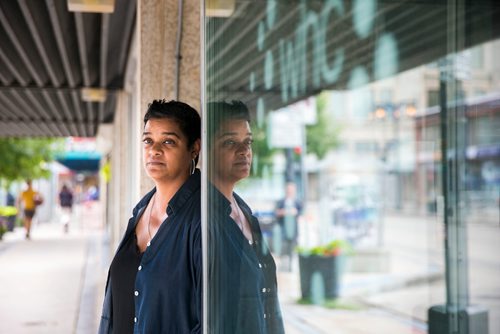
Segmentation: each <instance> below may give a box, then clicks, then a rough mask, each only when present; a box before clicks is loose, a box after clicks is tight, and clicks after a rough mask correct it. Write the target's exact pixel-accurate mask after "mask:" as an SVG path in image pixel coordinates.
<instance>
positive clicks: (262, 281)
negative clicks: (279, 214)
mask: <svg viewBox="0 0 500 334" xmlns="http://www.w3.org/2000/svg"><path fill="white" fill-rule="evenodd" d="M208 189H209V193H208V194H209V196H208V232H209V233H208V262H209V263H208V266H209V276H208V324H209V333H217V334H282V333H284V328H283V319H282V316H281V311H280V306H279V302H278V290H277V289H278V287H277V281H276V265H275V263H274V260H273V257H272V255H271V253H270V252H269V249H268V247H267V245H266V244H265V242H264V240H263V237H262V232H261V230H260V227H259V222H258V220H257V218H256V217H255V216H253V215H252V211H251V210H250V207H248V205H247V204H246V203H245V202H244V201H243V199H241V198H240V197H239V196H238V195H236V194H234V197H235V199H236V201H237V202H238V205H239V206H240V208H241V209H242V211H243V213H244V215H245V217H246V218H247V220H248V222H249V223H250V227H251V229H252V236H253V243H252V244H251V243H249V241H248V240H247V239H246V238H245V236H244V235H243V233H242V232H241V230H240V229H239V227H238V225H237V224H236V223H235V221H234V220H233V219H232V218H231V217H230V213H231V207H230V202H229V201H228V200H227V199H226V198H225V197H224V196H223V195H222V194H221V193H220V192H219V191H218V190H217V189H215V187H213V186H209V187H208Z"/></svg>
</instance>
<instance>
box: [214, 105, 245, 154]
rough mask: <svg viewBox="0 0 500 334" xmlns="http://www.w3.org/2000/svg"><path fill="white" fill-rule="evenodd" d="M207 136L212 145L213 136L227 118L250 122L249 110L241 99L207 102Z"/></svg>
mask: <svg viewBox="0 0 500 334" xmlns="http://www.w3.org/2000/svg"><path fill="white" fill-rule="evenodd" d="M207 117H208V122H207V137H208V145H209V147H212V143H213V140H214V136H215V134H216V133H217V131H218V130H219V128H220V126H221V124H222V123H223V122H225V121H227V120H244V121H247V122H248V123H249V124H250V111H249V110H248V107H247V106H246V105H245V104H244V103H243V102H241V101H236V100H233V101H231V102H226V101H214V102H208V103H207Z"/></svg>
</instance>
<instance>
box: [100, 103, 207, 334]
mask: <svg viewBox="0 0 500 334" xmlns="http://www.w3.org/2000/svg"><path fill="white" fill-rule="evenodd" d="M200 124H201V121H200V117H199V115H198V113H197V112H196V111H195V110H194V109H193V108H191V107H190V106H189V105H187V104H185V103H182V102H177V101H170V102H165V101H153V103H151V104H150V105H149V108H148V111H147V112H146V115H145V116H144V133H143V137H142V142H143V158H144V168H145V169H146V173H147V174H148V176H149V177H150V178H151V179H152V180H153V182H154V184H155V188H154V189H153V190H151V191H150V192H149V193H148V194H147V195H146V196H144V198H143V199H142V200H141V201H140V202H139V203H138V204H137V206H136V207H135V208H134V210H133V215H132V218H130V220H129V222H128V226H127V230H126V232H125V236H124V238H123V240H122V242H121V243H120V246H119V247H118V250H117V252H116V254H115V257H114V259H113V261H112V263H111V266H110V270H109V275H108V282H107V286H106V295H105V300H104V309H103V314H102V319H101V324H100V328H99V333H118V334H124V333H201V312H202V305H201V302H202V297H201V296H202V295H201V288H202V287H201V284H202V283H201V282H202V281H201V279H202V262H201V261H202V260H201V230H200V229H201V226H200V225H201V224H200V217H201V213H200V172H199V170H198V169H196V168H195V166H196V163H197V161H198V154H199V151H200V133H201V131H200V127H201V125H200Z"/></svg>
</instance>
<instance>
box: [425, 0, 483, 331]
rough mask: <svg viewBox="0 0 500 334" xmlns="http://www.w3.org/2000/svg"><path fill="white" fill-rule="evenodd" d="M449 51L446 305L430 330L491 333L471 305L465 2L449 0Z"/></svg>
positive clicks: (444, 120)
mask: <svg viewBox="0 0 500 334" xmlns="http://www.w3.org/2000/svg"><path fill="white" fill-rule="evenodd" d="M447 13H448V15H447V18H446V19H447V22H448V29H447V51H448V52H447V53H448V56H447V57H446V58H444V59H443V60H442V61H441V63H440V65H441V66H440V68H441V75H440V126H441V172H442V187H443V197H444V212H443V220H444V228H445V240H444V247H445V270H446V305H436V306H432V307H431V308H430V309H429V333H430V334H446V333H447V334H486V333H488V313H487V311H486V310H484V309H481V308H480V307H471V306H470V305H469V282H468V257H467V226H466V222H465V217H464V207H465V204H464V199H463V194H464V190H465V189H464V185H465V182H464V181H465V166H466V159H465V149H466V140H467V139H466V114H465V103H464V102H465V101H464V98H463V92H462V89H461V82H460V80H461V79H463V78H459V77H457V72H458V71H457V67H456V64H457V61H456V59H457V58H458V57H459V54H458V52H460V51H462V50H463V49H464V46H465V43H464V41H465V33H466V31H465V1H464V0H449V1H448V6H447Z"/></svg>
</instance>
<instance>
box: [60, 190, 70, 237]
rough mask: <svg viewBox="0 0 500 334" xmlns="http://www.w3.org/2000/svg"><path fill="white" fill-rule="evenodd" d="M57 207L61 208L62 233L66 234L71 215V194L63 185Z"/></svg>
mask: <svg viewBox="0 0 500 334" xmlns="http://www.w3.org/2000/svg"><path fill="white" fill-rule="evenodd" d="M59 206H60V207H61V220H62V223H63V229H64V233H68V231H69V223H70V221H71V216H72V213H73V192H72V191H71V189H70V188H69V187H68V186H67V185H66V184H64V185H63V186H62V188H61V191H59Z"/></svg>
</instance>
